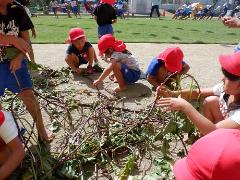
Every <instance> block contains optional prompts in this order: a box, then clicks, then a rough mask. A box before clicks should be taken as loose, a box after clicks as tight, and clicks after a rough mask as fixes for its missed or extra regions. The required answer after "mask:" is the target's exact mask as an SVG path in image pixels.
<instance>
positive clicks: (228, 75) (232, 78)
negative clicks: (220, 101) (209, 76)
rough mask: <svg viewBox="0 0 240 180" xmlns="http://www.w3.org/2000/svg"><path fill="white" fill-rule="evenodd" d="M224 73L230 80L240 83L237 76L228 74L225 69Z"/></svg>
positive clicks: (239, 78)
mask: <svg viewBox="0 0 240 180" xmlns="http://www.w3.org/2000/svg"><path fill="white" fill-rule="evenodd" d="M222 72H223V75H224V76H225V77H226V78H227V79H229V80H230V81H240V76H236V75H234V74H232V73H230V72H228V71H227V70H225V69H224V68H222Z"/></svg>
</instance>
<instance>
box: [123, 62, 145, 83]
mask: <svg viewBox="0 0 240 180" xmlns="http://www.w3.org/2000/svg"><path fill="white" fill-rule="evenodd" d="M121 72H122V75H123V79H124V80H125V81H126V82H127V83H135V82H136V81H138V80H139V79H140V75H141V71H136V70H133V69H129V68H128V67H127V65H126V64H121Z"/></svg>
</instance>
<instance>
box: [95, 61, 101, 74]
mask: <svg viewBox="0 0 240 180" xmlns="http://www.w3.org/2000/svg"><path fill="white" fill-rule="evenodd" d="M93 68H94V70H95V72H98V73H101V72H103V68H102V67H100V66H99V65H98V64H97V63H96V64H94V66H93Z"/></svg>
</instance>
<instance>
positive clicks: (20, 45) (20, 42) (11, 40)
mask: <svg viewBox="0 0 240 180" xmlns="http://www.w3.org/2000/svg"><path fill="white" fill-rule="evenodd" d="M0 44H10V45H13V46H14V47H16V48H17V49H19V50H20V51H22V52H23V53H29V52H30V51H31V48H30V45H29V43H28V42H26V41H25V40H24V39H23V38H18V37H15V36H10V35H3V34H0Z"/></svg>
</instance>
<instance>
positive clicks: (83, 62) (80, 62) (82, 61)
mask: <svg viewBox="0 0 240 180" xmlns="http://www.w3.org/2000/svg"><path fill="white" fill-rule="evenodd" d="M78 60H79V62H78V66H81V65H82V64H87V63H88V61H87V60H85V59H83V58H78Z"/></svg>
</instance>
